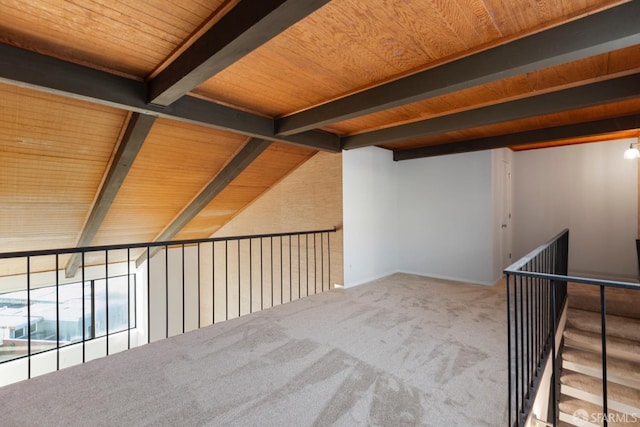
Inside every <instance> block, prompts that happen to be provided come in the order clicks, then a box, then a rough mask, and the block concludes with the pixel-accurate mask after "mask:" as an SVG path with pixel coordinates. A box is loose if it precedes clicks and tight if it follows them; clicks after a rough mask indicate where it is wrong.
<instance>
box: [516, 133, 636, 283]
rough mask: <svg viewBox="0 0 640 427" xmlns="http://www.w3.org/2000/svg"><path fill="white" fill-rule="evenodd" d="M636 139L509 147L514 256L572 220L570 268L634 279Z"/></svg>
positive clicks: (525, 250) (574, 271)
mask: <svg viewBox="0 0 640 427" xmlns="http://www.w3.org/2000/svg"><path fill="white" fill-rule="evenodd" d="M630 142H635V140H619V141H609V142H602V143H592V144H582V145H572V146H565V147H556V148H549V149H544V150H532V151H522V152H517V153H515V154H514V165H515V167H514V190H515V191H514V222H515V223H514V229H515V233H514V235H515V238H514V245H515V246H514V255H515V257H516V258H515V259H517V258H519V257H521V256H523V255H525V254H527V253H528V252H530V251H531V250H533V249H534V248H536V247H537V246H539V245H540V244H542V243H544V242H546V241H547V240H549V239H550V238H552V237H553V236H555V235H556V234H557V233H558V232H560V231H561V230H562V229H564V228H569V230H570V234H569V239H570V240H569V248H570V250H569V252H570V256H569V270H570V272H571V273H573V274H579V275H587V276H596V277H602V278H611V279H625V280H635V279H636V278H637V274H638V266H637V258H636V249H635V238H636V235H637V230H636V228H637V217H638V216H637V215H638V212H637V200H638V198H637V197H638V196H637V182H638V180H637V162H636V161H629V160H624V159H623V158H622V154H623V153H624V150H625V149H626V148H628V147H629V143H630Z"/></svg>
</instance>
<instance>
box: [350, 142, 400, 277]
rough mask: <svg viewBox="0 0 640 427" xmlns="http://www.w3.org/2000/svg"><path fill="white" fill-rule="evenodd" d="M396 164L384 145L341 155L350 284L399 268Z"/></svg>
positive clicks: (381, 275) (382, 275) (389, 272)
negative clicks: (397, 257)
mask: <svg viewBox="0 0 640 427" xmlns="http://www.w3.org/2000/svg"><path fill="white" fill-rule="evenodd" d="M396 168H397V164H396V163H394V162H393V155H392V152H391V151H388V150H383V149H380V148H375V147H370V148H363V149H358V150H351V151H345V152H344V153H343V155H342V171H343V194H342V200H343V218H344V284H345V287H348V286H354V285H358V284H361V283H365V282H368V281H371V280H374V279H377V278H380V277H384V276H386V275H389V274H391V273H394V272H396V271H397V270H398V268H397V260H396V248H397V234H398V233H397V205H398V201H397V191H396V190H397V172H396V171H397V169H396Z"/></svg>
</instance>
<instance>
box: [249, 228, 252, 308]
mask: <svg viewBox="0 0 640 427" xmlns="http://www.w3.org/2000/svg"><path fill="white" fill-rule="evenodd" d="M249 313H253V239H249Z"/></svg>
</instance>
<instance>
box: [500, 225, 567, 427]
mask: <svg viewBox="0 0 640 427" xmlns="http://www.w3.org/2000/svg"><path fill="white" fill-rule="evenodd" d="M568 256H569V230H564V231H563V232H561V233H560V234H559V235H557V236H556V237H554V238H553V239H552V240H551V241H549V242H548V243H546V244H544V245H542V246H540V247H539V248H537V249H536V250H534V251H532V252H531V253H529V254H528V255H527V256H525V257H523V258H522V259H520V260H519V261H517V262H516V263H514V264H512V265H511V266H509V267H508V268H507V269H505V271H504V273H505V275H506V280H507V313H508V319H507V320H508V323H507V334H508V339H507V341H508V352H509V356H508V357H509V358H508V363H509V425H510V426H524V425H525V424H524V423H525V421H526V419H527V417H528V415H529V413H530V411H531V407H532V405H533V402H534V399H535V396H536V393H537V391H538V388H539V387H540V384H541V381H542V374H543V370H544V367H545V364H546V363H547V361H548V360H551V361H553V362H552V363H554V369H553V375H552V378H551V384H552V385H551V390H550V394H551V401H552V402H557V400H558V399H557V396H558V390H557V388H558V387H557V379H558V377H557V375H556V372H557V369H555V361H556V331H557V327H558V321H559V320H560V316H561V313H562V310H563V307H564V305H565V303H566V300H567V281H566V279H565V277H566V274H567V266H568ZM544 275H552V276H553V277H547V276H544ZM549 358H550V359H549ZM552 406H553V408H552V411H553V415H552V416H553V419H556V418H557V405H555V403H554V405H552Z"/></svg>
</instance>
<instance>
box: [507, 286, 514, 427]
mask: <svg viewBox="0 0 640 427" xmlns="http://www.w3.org/2000/svg"><path fill="white" fill-rule="evenodd" d="M506 282H507V375H508V379H507V383H508V386H507V397H508V403H507V405H508V410H507V414H509V419H508V420H507V425H508V426H511V425H512V424H511V411H512V405H511V397H512V394H513V387H512V385H511V383H512V381H511V372H512V371H511V369H512V368H513V367H512V363H511V357H512V353H511V295H510V291H509V289H510V288H511V276H510V275H509V274H507V275H506Z"/></svg>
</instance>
